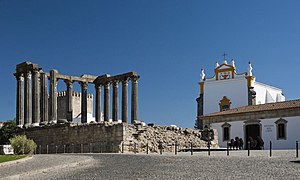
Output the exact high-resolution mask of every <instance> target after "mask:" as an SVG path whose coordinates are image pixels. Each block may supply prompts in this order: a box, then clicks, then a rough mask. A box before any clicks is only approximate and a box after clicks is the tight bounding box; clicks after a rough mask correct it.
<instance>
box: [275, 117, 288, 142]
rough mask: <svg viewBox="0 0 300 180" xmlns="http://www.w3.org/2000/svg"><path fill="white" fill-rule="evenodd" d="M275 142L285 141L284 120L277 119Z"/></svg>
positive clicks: (285, 123)
mask: <svg viewBox="0 0 300 180" xmlns="http://www.w3.org/2000/svg"><path fill="white" fill-rule="evenodd" d="M275 123H276V130H277V140H286V139H287V137H286V126H287V121H286V120H285V119H282V118H280V119H278V120H277V121H276V122H275Z"/></svg>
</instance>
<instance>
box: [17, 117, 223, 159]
mask: <svg viewBox="0 0 300 180" xmlns="http://www.w3.org/2000/svg"><path fill="white" fill-rule="evenodd" d="M23 133H25V134H26V135H27V137H28V138H30V139H33V140H34V141H35V142H36V143H37V145H38V147H37V150H36V151H37V153H56V152H57V153H63V152H66V153H88V152H95V153H99V152H114V153H118V152H122V151H123V152H134V151H136V152H146V148H147V143H148V148H149V152H156V153H157V152H159V143H162V145H163V147H164V150H163V151H164V152H174V149H175V142H176V141H177V142H178V145H179V147H178V149H179V150H184V149H189V148H190V145H191V144H190V143H192V144H193V147H194V148H204V147H207V143H206V142H205V141H203V140H201V131H200V130H193V129H186V128H184V129H183V128H176V127H170V126H141V125H132V124H126V123H111V122H110V123H109V122H105V123H91V124H76V123H71V124H54V125H49V126H44V127H33V128H28V129H19V131H18V134H23ZM214 135H215V139H214V141H213V142H212V147H218V145H217V142H218V139H217V137H218V135H217V133H216V132H215V134H214Z"/></svg>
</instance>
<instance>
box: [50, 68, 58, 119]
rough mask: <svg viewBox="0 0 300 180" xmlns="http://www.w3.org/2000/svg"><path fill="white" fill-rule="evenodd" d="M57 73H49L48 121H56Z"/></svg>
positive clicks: (55, 71)
mask: <svg viewBox="0 0 300 180" xmlns="http://www.w3.org/2000/svg"><path fill="white" fill-rule="evenodd" d="M57 73H58V72H57V70H51V71H50V121H57V77H56V76H57Z"/></svg>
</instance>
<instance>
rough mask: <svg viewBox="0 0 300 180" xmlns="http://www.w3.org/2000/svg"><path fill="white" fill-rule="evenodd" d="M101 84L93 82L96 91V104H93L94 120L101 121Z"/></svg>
mask: <svg viewBox="0 0 300 180" xmlns="http://www.w3.org/2000/svg"><path fill="white" fill-rule="evenodd" d="M101 88H102V85H101V84H95V92H96V106H95V116H96V122H100V121H101Z"/></svg>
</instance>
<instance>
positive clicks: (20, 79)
mask: <svg viewBox="0 0 300 180" xmlns="http://www.w3.org/2000/svg"><path fill="white" fill-rule="evenodd" d="M15 76H16V79H17V97H16V100H17V101H16V105H17V106H16V125H17V127H22V120H23V115H22V112H23V111H22V107H23V96H22V95H23V93H22V90H23V80H24V78H23V75H22V74H15Z"/></svg>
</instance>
